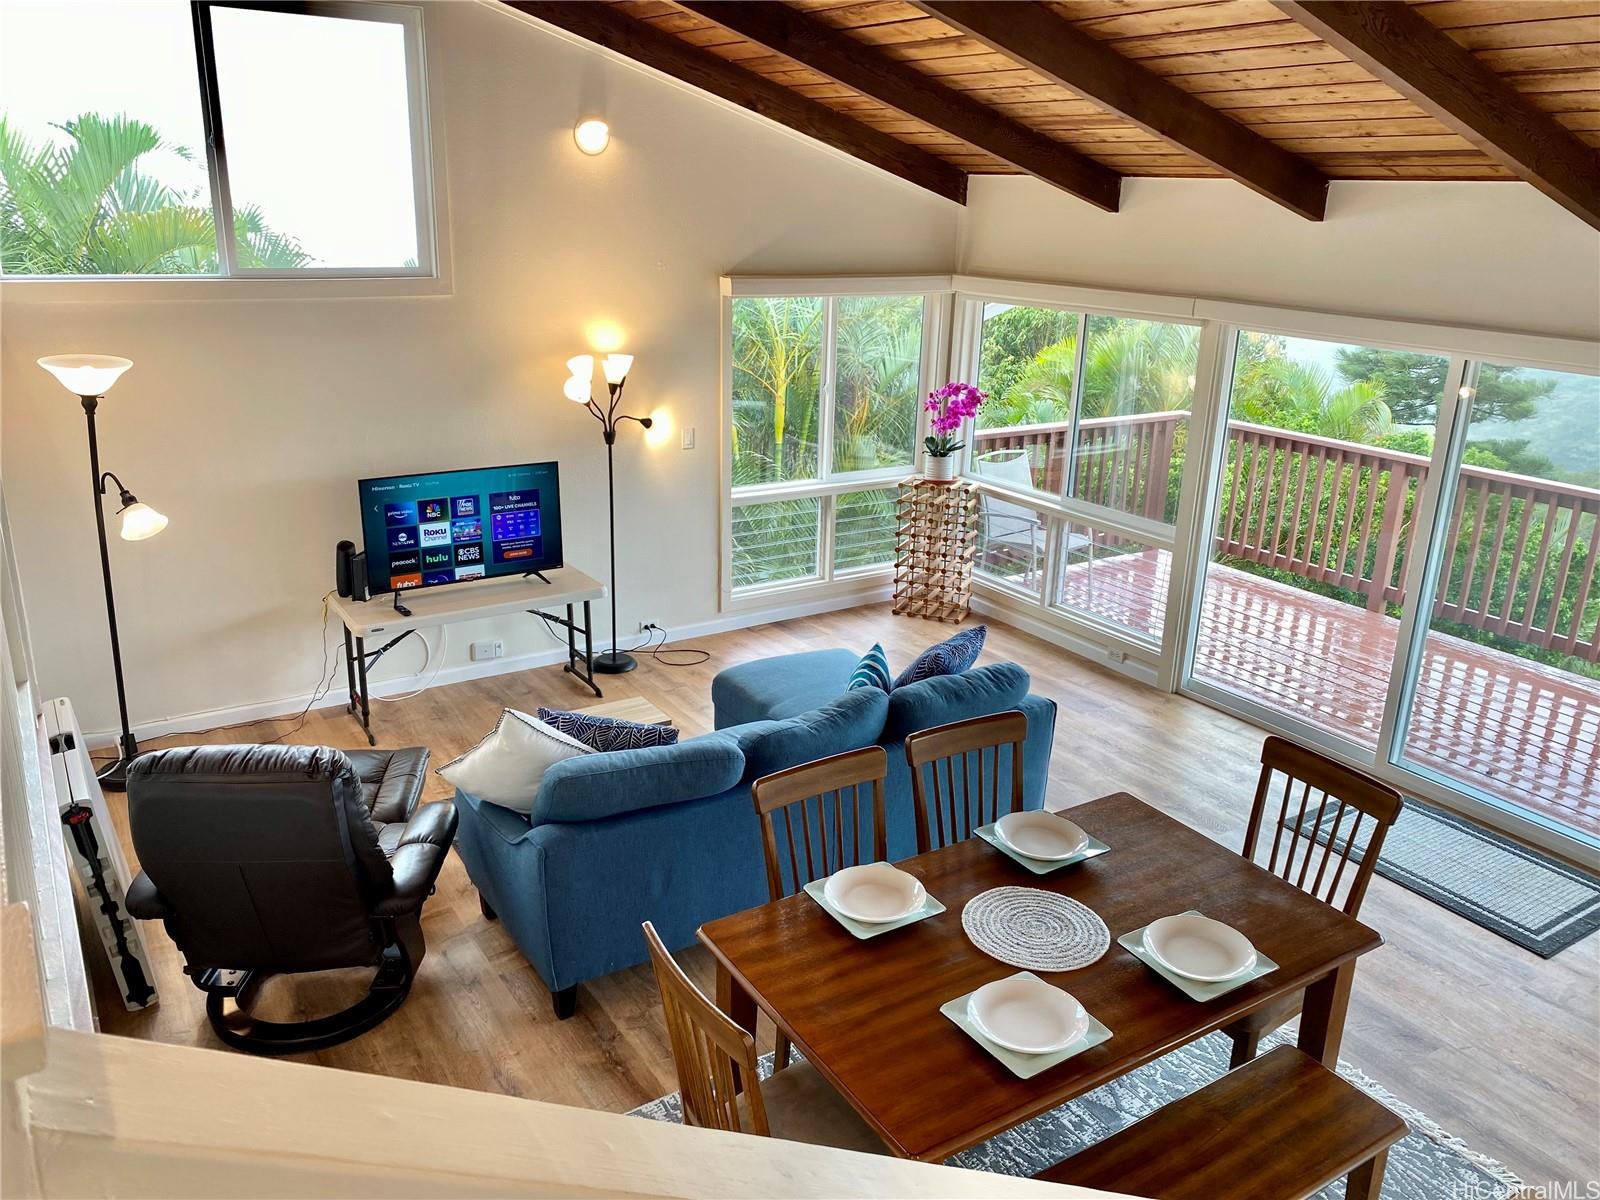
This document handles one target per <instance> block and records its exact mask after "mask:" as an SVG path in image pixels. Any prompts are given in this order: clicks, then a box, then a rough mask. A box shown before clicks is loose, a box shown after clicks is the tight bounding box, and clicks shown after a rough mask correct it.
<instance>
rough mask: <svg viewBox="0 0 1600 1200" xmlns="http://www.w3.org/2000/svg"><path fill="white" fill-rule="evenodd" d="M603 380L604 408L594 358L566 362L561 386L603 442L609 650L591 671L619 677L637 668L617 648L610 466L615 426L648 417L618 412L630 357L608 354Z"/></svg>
mask: <svg viewBox="0 0 1600 1200" xmlns="http://www.w3.org/2000/svg"><path fill="white" fill-rule="evenodd" d="M600 367H601V370H602V371H604V373H605V377H606V390H607V391H608V392H609V393H610V401H609V403H608V404H607V405H606V407H605V408H603V409H602V408H601V407H600V406H599V405H598V404H596V403H595V402H594V355H592V354H580V355H578V356H577V357H576V358H569V359H568V360H567V370H569V371H571V372H572V377H571V378H570V379H568V380H567V382H566V383H565V384H563V385H562V388H561V390H562V393H563V394H564V395H565V396H566V398H567V399H568V400H571V401H572V402H573V403H575V404H582V405H583V406H584V407H586V408H587V409H588V410H589V412H590V413H591V414H592V415H593V416H594V419H595V420H597V421H599V422H600V428H601V430H602V431H603V432H604V436H605V439H606V502H607V507H608V509H609V511H610V521H611V587H610V591H611V649H610V650H607V651H605V652H604V653H602V654H597V655H595V660H594V669H595V670H596V671H598V672H599V673H600V674H602V675H621V674H622V673H623V672H624V671H631V670H633V669H634V668H635V667H636V666H638V665H639V663H638V661H637V660H636V659H635V658H634V657H633V655H631V654H629V653H627V652H626V651H625V650H618V649H617V484H616V475H615V472H614V469H613V465H612V447H613V446H615V445H616V441H617V426H618V425H619V424H621V423H622V422H623V421H637V422H638V423H639V424H640V425H641V426H643V427H644V428H645V429H649V428H650V425H651V420H650V418H649V417H632V416H629V415H628V414H626V413H619V412H617V405H618V403H620V402H621V400H622V385H623V384H625V383H626V382H627V380H628V371H629V370H630V369H631V368H632V367H633V355H631V354H608V355H606V357H605V360H604V361H603V362H602V363H601V364H600Z"/></svg>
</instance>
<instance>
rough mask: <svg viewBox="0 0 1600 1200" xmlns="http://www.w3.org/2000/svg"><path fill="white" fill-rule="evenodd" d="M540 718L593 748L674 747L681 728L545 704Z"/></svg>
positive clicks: (635, 748) (638, 748)
mask: <svg viewBox="0 0 1600 1200" xmlns="http://www.w3.org/2000/svg"><path fill="white" fill-rule="evenodd" d="M539 720H541V721H543V722H544V723H545V724H546V725H549V726H550V727H551V728H552V729H559V730H560V731H561V732H562V733H564V734H566V735H567V736H568V737H570V738H576V739H577V740H578V741H580V742H582V743H583V744H584V745H585V746H587V747H589V749H591V750H600V751H606V752H609V751H612V750H643V749H644V748H645V747H647V746H673V745H676V744H677V741H678V731H677V730H676V729H674V728H673V727H672V726H671V725H642V724H640V723H639V722H638V721H624V720H622V719H620V718H618V717H597V716H592V715H590V714H589V713H581V712H568V711H567V710H566V709H562V708H545V707H544V706H543V705H540V706H539Z"/></svg>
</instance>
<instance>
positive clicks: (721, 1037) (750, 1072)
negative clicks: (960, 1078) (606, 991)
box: [644, 921, 889, 1154]
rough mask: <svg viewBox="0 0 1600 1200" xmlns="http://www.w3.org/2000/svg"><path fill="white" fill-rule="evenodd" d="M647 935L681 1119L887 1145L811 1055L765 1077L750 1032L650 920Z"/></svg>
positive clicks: (855, 1145) (826, 1142) (835, 1142)
mask: <svg viewBox="0 0 1600 1200" xmlns="http://www.w3.org/2000/svg"><path fill="white" fill-rule="evenodd" d="M644 940H645V944H646V945H647V946H648V947H649V949H650V964H651V966H652V967H653V968H654V970H655V976H656V986H657V987H658V988H659V989H660V991H661V1008H662V1011H663V1013H664V1014H665V1016H666V1022H667V1036H668V1039H669V1041H670V1043H671V1046H672V1061H673V1064H674V1066H676V1068H677V1071H678V1095H679V1097H680V1099H681V1101H682V1105H683V1123H684V1124H685V1125H699V1126H701V1127H703V1128H707V1129H722V1130H726V1131H728V1132H730V1133H752V1134H757V1135H759V1136H761V1137H777V1138H784V1139H786V1140H787V1141H791V1142H808V1143H810V1144H811V1145H814V1146H835V1147H838V1148H840V1149H844V1150H862V1151H866V1152H868V1153H872V1154H887V1153H888V1152H889V1151H888V1147H886V1146H885V1145H884V1144H883V1141H882V1139H881V1138H879V1137H878V1135H877V1134H875V1133H874V1132H873V1131H872V1127H871V1126H869V1125H868V1124H867V1123H866V1122H865V1121H863V1120H862V1119H861V1117H860V1116H858V1115H857V1114H856V1111H855V1110H854V1109H852V1108H851V1107H850V1105H849V1104H848V1103H847V1102H846V1101H845V1099H844V1097H842V1096H840V1095H839V1093H838V1092H836V1091H834V1089H833V1088H832V1086H831V1085H829V1083H828V1081H827V1080H825V1079H824V1078H823V1077H822V1076H821V1075H819V1074H818V1073H817V1071H816V1069H815V1068H814V1067H812V1066H811V1064H810V1063H804V1062H801V1063H796V1064H795V1065H794V1066H792V1067H790V1068H789V1069H788V1070H787V1071H784V1072H783V1073H782V1074H781V1075H774V1076H773V1077H772V1078H771V1079H769V1080H767V1081H766V1083H765V1084H763V1083H762V1082H761V1080H760V1077H759V1072H758V1071H757V1068H756V1043H755V1039H754V1038H752V1037H751V1036H750V1034H749V1033H747V1032H746V1031H745V1030H744V1029H742V1028H740V1026H739V1024H738V1023H737V1022H736V1021H734V1020H733V1018H732V1017H730V1016H728V1015H727V1014H726V1013H725V1012H723V1011H722V1010H721V1009H720V1008H718V1007H717V1006H716V1005H715V1004H713V1003H712V1002H711V1001H710V1000H708V999H707V998H706V996H705V993H703V992H702V991H701V990H700V989H699V988H697V987H695V985H694V982H693V981H692V980H691V979H690V978H689V976H688V975H686V974H685V973H684V970H683V968H682V967H680V966H679V965H678V962H677V960H676V959H674V958H673V957H672V955H671V954H670V953H668V951H667V948H666V946H665V945H663V944H662V941H661V937H660V935H659V934H657V933H656V930H655V926H654V925H652V924H651V923H650V922H649V921H646V922H645V923H644ZM741 1083H742V1087H741Z"/></svg>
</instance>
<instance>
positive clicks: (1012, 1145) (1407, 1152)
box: [629, 1032, 1522, 1200]
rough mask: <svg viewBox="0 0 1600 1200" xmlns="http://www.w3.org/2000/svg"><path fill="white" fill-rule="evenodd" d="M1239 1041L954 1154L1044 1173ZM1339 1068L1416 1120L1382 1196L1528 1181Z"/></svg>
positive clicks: (1199, 1049)
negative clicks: (1044, 1170)
mask: <svg viewBox="0 0 1600 1200" xmlns="http://www.w3.org/2000/svg"><path fill="white" fill-rule="evenodd" d="M1287 1040H1288V1038H1287V1036H1286V1035H1285V1034H1283V1033H1281V1032H1280V1033H1277V1034H1274V1035H1273V1036H1272V1037H1270V1038H1264V1039H1263V1040H1262V1049H1263V1050H1267V1049H1270V1048H1271V1047H1272V1046H1273V1045H1275V1044H1277V1043H1279V1042H1282V1041H1287ZM1231 1048H1232V1043H1231V1042H1229V1041H1228V1040H1227V1038H1225V1037H1223V1036H1222V1035H1221V1034H1212V1035H1210V1036H1209V1037H1204V1038H1201V1039H1200V1040H1199V1041H1197V1042H1191V1043H1189V1045H1187V1046H1184V1047H1182V1048H1181V1049H1179V1050H1175V1051H1173V1052H1172V1053H1171V1054H1168V1055H1166V1056H1165V1057H1164V1058H1159V1059H1157V1060H1156V1061H1155V1062H1153V1063H1147V1064H1146V1065H1145V1066H1142V1067H1140V1068H1139V1069H1138V1070H1137V1071H1133V1072H1130V1073H1129V1074H1127V1075H1124V1076H1122V1078H1120V1079H1116V1080H1113V1081H1112V1082H1111V1083H1108V1084H1105V1085H1103V1086H1101V1087H1098V1088H1096V1089H1095V1090H1094V1091H1092V1092H1089V1093H1087V1094H1085V1095H1083V1096H1080V1097H1078V1099H1076V1100H1074V1101H1072V1102H1071V1103H1068V1104H1063V1105H1062V1106H1061V1107H1060V1108H1057V1109H1053V1110H1052V1111H1050V1112H1047V1113H1045V1114H1044V1115H1043V1116H1038V1117H1035V1118H1034V1119H1033V1120H1031V1121H1026V1122H1024V1123H1023V1124H1021V1125H1018V1126H1017V1127H1016V1128H1015V1129H1008V1130H1006V1132H1004V1133H1002V1134H1000V1135H999V1136H998V1137H995V1138H991V1139H990V1140H989V1141H987V1142H984V1143H983V1144H982V1145H979V1146H974V1147H973V1148H972V1149H971V1150H963V1151H962V1152H961V1153H960V1154H958V1155H956V1156H955V1157H954V1158H952V1159H950V1160H949V1161H950V1165H951V1166H956V1167H968V1168H970V1169H972V1170H975V1171H993V1172H995V1173H996V1174H1000V1175H1034V1174H1037V1173H1038V1172H1039V1171H1042V1170H1043V1169H1044V1168H1045V1167H1048V1166H1051V1165H1052V1164H1054V1163H1058V1162H1060V1161H1061V1160H1062V1159H1063V1158H1066V1157H1067V1156H1068V1155H1070V1154H1074V1153H1076V1152H1077V1151H1079V1150H1082V1149H1084V1148H1085V1147H1087V1146H1091V1145H1093V1144H1094V1143H1095V1142H1098V1141H1100V1140H1102V1139H1103V1138H1106V1137H1109V1136H1110V1135H1111V1134H1113V1133H1115V1132H1116V1131H1117V1130H1119V1129H1121V1128H1123V1127H1124V1126H1126V1125H1131V1124H1132V1123H1133V1122H1134V1121H1137V1120H1138V1119H1139V1118H1140V1117H1143V1116H1146V1115H1147V1114H1149V1113H1151V1112H1154V1111H1155V1110H1156V1109H1158V1108H1160V1107H1161V1106H1162V1105H1164V1104H1170V1103H1171V1102H1172V1101H1174V1100H1176V1099H1178V1098H1179V1097H1181V1096H1185V1095H1187V1094H1188V1093H1190V1092H1192V1091H1194V1090H1195V1089H1197V1088H1201V1087H1204V1086H1205V1085H1206V1084H1208V1083H1210V1082H1211V1081H1212V1080H1214V1079H1217V1078H1218V1077H1220V1076H1221V1075H1223V1074H1224V1073H1225V1072H1226V1071H1227V1069H1228V1052H1229V1050H1230V1049H1231ZM771 1069H772V1056H771V1055H770V1054H768V1055H766V1056H764V1057H763V1058H762V1060H761V1073H762V1075H763V1076H765V1075H766V1074H768V1073H769V1072H770V1071H771ZM1339 1074H1340V1075H1342V1076H1343V1077H1344V1078H1345V1079H1347V1080H1349V1081H1350V1082H1351V1083H1353V1084H1355V1085H1356V1086H1357V1087H1359V1088H1360V1089H1361V1090H1362V1091H1364V1092H1366V1093H1367V1094H1368V1095H1370V1096H1372V1097H1373V1098H1374V1099H1376V1100H1378V1101H1380V1102H1382V1103H1384V1104H1386V1105H1388V1106H1389V1107H1390V1108H1391V1109H1393V1110H1394V1111H1395V1112H1397V1113H1399V1114H1400V1116H1401V1117H1403V1118H1404V1119H1405V1121H1406V1123H1407V1124H1408V1125H1410V1126H1411V1132H1410V1133H1409V1134H1407V1135H1406V1136H1405V1137H1404V1138H1402V1139H1401V1140H1400V1141H1398V1142H1396V1143H1395V1144H1394V1146H1393V1147H1392V1148H1391V1149H1390V1151H1389V1163H1388V1168H1387V1170H1385V1172H1384V1176H1383V1200H1442V1198H1444V1197H1449V1196H1471V1197H1473V1200H1507V1198H1508V1197H1510V1196H1513V1195H1515V1194H1516V1193H1517V1192H1519V1191H1520V1190H1521V1188H1522V1181H1521V1180H1519V1179H1518V1178H1517V1177H1516V1176H1515V1175H1513V1174H1512V1173H1511V1172H1510V1171H1508V1170H1507V1169H1506V1168H1505V1167H1503V1166H1501V1165H1500V1164H1499V1163H1497V1162H1496V1161H1494V1159H1492V1158H1489V1157H1488V1156H1486V1155H1483V1154H1479V1153H1477V1152H1476V1151H1473V1150H1471V1149H1469V1148H1468V1147H1467V1146H1466V1145H1465V1144H1464V1143H1463V1142H1462V1141H1461V1140H1460V1139H1459V1138H1455V1137H1452V1136H1451V1135H1449V1134H1447V1133H1445V1132H1444V1131H1443V1130H1442V1129H1440V1128H1439V1126H1438V1125H1437V1124H1435V1123H1434V1122H1433V1121H1431V1120H1429V1119H1428V1117H1427V1116H1426V1115H1425V1114H1423V1113H1420V1112H1418V1111H1417V1110H1416V1109H1414V1108H1411V1107H1409V1106H1408V1105H1405V1104H1402V1103H1401V1102H1400V1101H1398V1100H1396V1099H1395V1098H1394V1097H1393V1096H1391V1095H1390V1094H1389V1093H1388V1092H1387V1091H1385V1090H1384V1089H1383V1087H1382V1086H1381V1085H1379V1084H1377V1083H1375V1082H1373V1081H1372V1080H1371V1079H1369V1078H1368V1077H1367V1076H1366V1075H1364V1074H1362V1073H1361V1072H1360V1071H1358V1070H1356V1069H1355V1068H1354V1067H1352V1066H1350V1065H1349V1064H1348V1063H1346V1062H1343V1061H1341V1062H1340V1063H1339ZM680 1112H681V1109H680V1107H679V1103H678V1097H677V1094H676V1093H674V1094H673V1095H670V1096H663V1097H661V1099H659V1100H652V1101H651V1102H650V1103H649V1104H644V1105H641V1106H640V1107H638V1108H636V1109H634V1110H633V1112H632V1113H630V1114H629V1115H630V1116H635V1117H644V1118H646V1119H648V1120H651V1121H674V1122H675V1121H677V1120H678V1119H679V1115H680ZM1343 1196H1344V1181H1343V1180H1340V1181H1338V1182H1337V1183H1332V1184H1329V1185H1328V1186H1327V1187H1326V1188H1324V1189H1323V1190H1322V1191H1320V1192H1318V1193H1317V1196H1316V1198H1315V1200H1340V1198H1342V1197H1343ZM1219 1200H1220V1198H1219Z"/></svg>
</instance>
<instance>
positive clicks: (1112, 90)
mask: <svg viewBox="0 0 1600 1200" xmlns="http://www.w3.org/2000/svg"><path fill="white" fill-rule="evenodd" d="M913 3H915V4H916V6H917V7H918V8H920V9H922V10H923V11H924V12H926V13H928V14H929V15H930V16H934V17H937V18H938V19H939V20H941V21H943V22H944V23H945V24H947V25H950V26H952V27H954V28H956V29H959V30H961V31H962V32H963V33H965V34H967V35H968V36H970V37H974V38H976V39H978V40H979V41H981V42H983V43H984V44H986V45H987V46H989V47H990V48H991V49H993V50H995V51H998V52H999V53H1001V54H1004V55H1006V56H1007V57H1008V58H1010V59H1012V60H1014V61H1015V62H1017V63H1018V64H1020V65H1022V66H1025V67H1028V68H1029V69H1031V70H1034V71H1037V72H1038V73H1039V74H1041V75H1043V76H1045V77H1046V78H1048V79H1050V80H1052V81H1053V82H1055V83H1058V84H1061V85H1062V86H1063V87H1067V88H1070V89H1072V90H1073V91H1074V92H1077V93H1078V94H1079V95H1082V96H1084V97H1086V98H1087V99H1089V100H1091V101H1093V102H1094V103H1096V104H1098V105H1100V106H1101V107H1102V108H1104V109H1107V110H1108V111H1110V112H1114V113H1116V114H1118V115H1119V116H1122V117H1125V118H1126V119H1127V120H1129V121H1132V122H1133V123H1134V124H1136V125H1138V126H1139V127H1140V128H1141V129H1144V130H1145V131H1146V132H1148V133H1151V134H1154V135H1155V136H1157V137H1160V138H1163V139H1165V140H1166V141H1169V142H1171V143H1173V144H1174V145H1177V146H1179V147H1181V148H1182V149H1183V150H1185V151H1187V152H1188V153H1190V154H1192V155H1194V156H1195V157H1196V158H1199V159H1201V160H1203V161H1205V162H1207V163H1209V164H1211V165H1212V166H1214V167H1216V168H1217V169H1219V170H1221V171H1224V172H1226V173H1227V174H1229V175H1231V176H1232V177H1233V178H1234V179H1237V180H1238V181H1239V182H1240V183H1242V184H1244V185H1245V186H1246V187H1249V188H1251V189H1253V190H1255V191H1257V192H1259V193H1260V194H1261V195H1263V196H1266V197H1267V198H1268V199H1270V200H1274V201H1276V202H1277V203H1279V204H1281V205H1283V206H1284V207H1285V208H1288V209H1290V210H1292V211H1293V212H1296V213H1298V214H1300V215H1301V216H1303V217H1306V218H1309V219H1310V220H1313V221H1320V220H1321V219H1322V217H1323V213H1324V211H1325V209H1326V206H1327V196H1328V178H1327V176H1326V175H1324V174H1322V172H1320V171H1318V170H1317V169H1316V168H1315V167H1313V166H1312V165H1311V164H1310V163H1308V162H1306V161H1305V160H1304V159H1302V158H1300V157H1298V156H1296V155H1294V154H1291V153H1289V152H1288V151H1287V150H1284V149H1282V148H1280V147H1278V146H1276V145H1274V144H1273V143H1272V142H1271V141H1269V140H1268V139H1266V138H1264V137H1262V136H1260V135H1259V134H1256V133H1252V132H1251V131H1250V130H1249V129H1248V128H1246V127H1245V126H1243V125H1241V124H1239V123H1237V122H1236V121H1233V120H1231V119H1230V118H1228V117H1227V116H1225V115H1223V113H1221V112H1220V111H1218V110H1217V109H1214V108H1212V107H1211V106H1210V105H1208V104H1206V103H1205V102H1204V101H1203V100H1200V99H1197V98H1196V97H1194V96H1192V95H1190V94H1189V93H1188V92H1185V91H1183V90H1182V89H1180V88H1178V87H1176V86H1175V85H1173V84H1171V83H1168V82H1167V81H1166V80H1164V79H1162V78H1161V77H1160V76H1159V75H1156V74H1155V73H1154V72H1152V71H1150V70H1147V69H1146V68H1144V67H1142V66H1140V65H1139V64H1138V63H1136V62H1134V61H1133V60H1131V59H1127V58H1124V57H1122V55H1120V54H1118V53H1117V52H1116V51H1115V50H1112V49H1111V48H1110V47H1108V46H1107V45H1105V44H1104V43H1102V42H1100V41H1097V40H1096V39H1095V38H1093V37H1091V36H1089V35H1088V34H1086V33H1083V32H1081V31H1080V30H1078V29H1076V28H1074V27H1073V26H1072V25H1070V24H1068V23H1067V22H1066V21H1064V20H1062V19H1061V18H1060V17H1058V16H1056V15H1055V13H1053V12H1051V11H1050V10H1049V9H1047V8H1045V7H1044V5H1042V4H1037V3H1032V2H1027V0H913Z"/></svg>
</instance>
